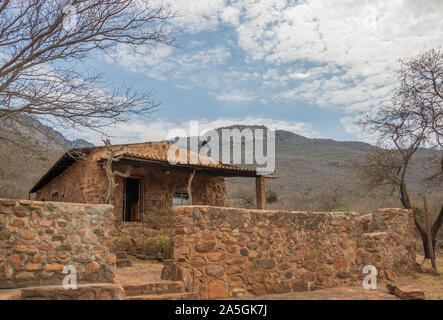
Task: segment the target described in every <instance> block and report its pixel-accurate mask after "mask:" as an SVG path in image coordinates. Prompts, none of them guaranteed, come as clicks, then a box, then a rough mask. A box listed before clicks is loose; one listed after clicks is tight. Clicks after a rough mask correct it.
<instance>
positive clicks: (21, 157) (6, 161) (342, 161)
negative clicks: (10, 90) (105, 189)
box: [0, 124, 443, 212]
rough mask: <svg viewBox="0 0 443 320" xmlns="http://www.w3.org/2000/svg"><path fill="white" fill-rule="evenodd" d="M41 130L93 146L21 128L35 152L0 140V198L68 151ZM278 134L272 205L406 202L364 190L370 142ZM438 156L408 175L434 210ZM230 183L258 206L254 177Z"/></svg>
mask: <svg viewBox="0 0 443 320" xmlns="http://www.w3.org/2000/svg"><path fill="white" fill-rule="evenodd" d="M40 125H41V124H40ZM233 128H236V129H239V130H243V129H245V128H252V129H266V128H265V127H263V126H253V127H248V126H231V127H225V128H219V129H216V131H218V132H220V133H221V130H222V129H233ZM0 130H1V127H0ZM42 130H48V132H50V133H51V134H52V136H56V137H58V139H57V140H58V141H64V144H65V146H71V147H79V146H90V145H91V144H90V143H88V142H87V141H84V140H74V141H69V140H68V139H66V138H65V137H63V135H62V134H60V133H59V132H57V131H56V130H53V129H51V128H49V127H46V126H43V125H41V127H40V129H39V130H38V132H32V131H28V130H22V135H24V136H26V137H28V138H29V137H32V141H33V151H32V153H31V152H28V153H25V154H12V153H9V152H8V151H7V149H6V148H5V146H2V145H1V144H0V197H15V198H24V197H27V191H28V190H29V189H30V187H31V186H32V185H33V184H34V183H35V182H36V181H37V180H38V179H39V178H40V177H41V176H42V175H43V174H44V173H45V172H46V171H47V170H48V169H49V168H50V167H51V166H52V165H53V164H54V162H55V161H56V160H57V159H58V157H59V156H60V155H61V153H62V152H63V151H64V150H65V149H62V148H60V147H59V144H57V145H54V144H53V140H52V139H49V140H48V139H47V138H45V137H44V136H42V135H40V134H41V131H42ZM0 133H1V132H0ZM275 138H276V146H275V149H276V150H275V155H276V169H277V172H276V176H277V178H276V179H266V187H267V190H268V191H269V192H271V191H272V192H273V193H274V194H275V195H277V201H276V202H274V203H272V204H269V208H271V209H272V208H275V209H288V210H312V211H329V210H353V211H358V212H368V211H371V210H373V209H375V208H380V207H400V206H401V204H400V203H399V201H398V199H397V198H396V197H395V196H391V191H392V190H389V189H385V190H381V189H378V190H366V189H365V188H364V185H365V181H364V180H362V178H361V177H360V176H359V175H358V174H357V170H356V166H357V165H358V164H359V163H361V162H362V161H363V160H364V159H365V157H366V155H367V154H368V152H369V151H370V150H371V149H372V148H374V147H373V146H371V145H370V144H367V143H363V142H356V141H335V140H331V139H310V138H306V137H303V136H301V135H298V134H295V133H292V132H289V131H284V130H277V131H276V132H275ZM220 150H221V148H220ZM436 156H437V154H436V153H435V151H433V150H429V149H421V150H420V151H419V152H418V153H417V155H416V157H415V158H414V159H413V162H412V166H411V170H410V173H409V175H408V177H407V183H408V187H409V190H410V196H411V198H412V200H413V202H414V204H416V205H420V204H421V203H422V195H423V194H424V193H425V192H426V194H427V195H428V202H429V207H430V211H431V212H432V211H433V210H434V208H439V206H441V199H442V198H443V192H442V191H443V190H434V191H432V190H426V189H425V186H424V185H423V179H424V178H425V177H426V176H428V175H429V174H430V172H431V170H432V168H429V164H430V163H432V159H433V158H434V157H436ZM226 181H227V190H228V196H229V199H230V205H231V206H239V207H254V206H255V181H254V179H252V178H227V179H226ZM2 186H3V187H2Z"/></svg>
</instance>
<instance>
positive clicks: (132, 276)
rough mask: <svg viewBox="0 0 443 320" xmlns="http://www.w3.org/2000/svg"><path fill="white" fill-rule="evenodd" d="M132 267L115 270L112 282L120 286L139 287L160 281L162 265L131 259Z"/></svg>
mask: <svg viewBox="0 0 443 320" xmlns="http://www.w3.org/2000/svg"><path fill="white" fill-rule="evenodd" d="M131 262H132V267H126V268H117V269H116V271H115V279H114V281H115V282H117V283H120V284H122V285H139V284H144V283H148V282H158V281H161V279H160V275H161V272H162V269H163V263H161V262H155V261H145V260H137V259H131Z"/></svg>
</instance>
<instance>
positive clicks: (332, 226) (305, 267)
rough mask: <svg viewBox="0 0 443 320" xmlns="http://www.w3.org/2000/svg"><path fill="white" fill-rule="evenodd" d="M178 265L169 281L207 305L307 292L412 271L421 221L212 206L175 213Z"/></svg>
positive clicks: (395, 215) (168, 273) (390, 213)
mask: <svg viewBox="0 0 443 320" xmlns="http://www.w3.org/2000/svg"><path fill="white" fill-rule="evenodd" d="M175 213H176V231H175V238H174V245H175V248H174V259H173V261H172V263H169V264H168V265H169V267H165V269H164V272H163V278H171V279H174V278H175V279H182V280H183V281H184V282H185V286H186V288H187V290H188V291H194V292H197V293H198V294H199V297H200V298H202V299H206V298H209V299H214V298H225V297H233V296H238V295H242V294H245V293H253V294H265V293H284V292H291V291H306V290H313V289H317V288H324V287H335V286H340V285H343V284H350V283H352V282H356V281H361V279H363V277H364V276H365V275H364V274H362V269H363V267H364V266H365V265H374V266H375V267H376V268H377V269H378V276H379V277H388V278H389V277H394V276H395V274H397V273H403V272H406V271H408V270H410V269H411V268H412V266H413V264H414V261H415V239H414V221H413V216H412V214H411V213H410V212H409V211H407V210H402V209H381V210H377V211H375V212H373V213H372V214H369V215H360V214H358V213H352V212H346V213H342V212H340V213H331V212H328V213H316V212H287V211H260V210H246V209H234V208H220V207H207V206H192V207H179V208H176V209H175Z"/></svg>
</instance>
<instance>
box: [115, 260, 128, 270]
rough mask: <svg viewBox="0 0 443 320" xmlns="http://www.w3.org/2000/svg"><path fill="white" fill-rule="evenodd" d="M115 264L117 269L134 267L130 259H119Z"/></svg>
mask: <svg viewBox="0 0 443 320" xmlns="http://www.w3.org/2000/svg"><path fill="white" fill-rule="evenodd" d="M115 264H116V265H117V268H124V267H132V263H131V260H129V259H118V260H117V261H116V262H115Z"/></svg>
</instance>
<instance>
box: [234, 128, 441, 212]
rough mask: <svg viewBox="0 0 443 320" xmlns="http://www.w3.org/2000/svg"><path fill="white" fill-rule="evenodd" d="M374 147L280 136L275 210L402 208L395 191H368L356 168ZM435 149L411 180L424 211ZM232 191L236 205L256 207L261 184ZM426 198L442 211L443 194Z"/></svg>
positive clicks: (416, 164)
mask: <svg viewBox="0 0 443 320" xmlns="http://www.w3.org/2000/svg"><path fill="white" fill-rule="evenodd" d="M371 148H373V146H371V145H369V144H367V143H362V142H355V141H334V140H330V139H309V138H305V137H303V136H300V135H297V134H294V133H291V132H288V131H282V130H277V131H276V151H275V154H276V168H277V177H278V178H277V179H267V180H266V186H267V189H268V190H269V189H271V190H273V191H275V192H277V194H278V201H277V202H276V203H273V204H270V208H282V209H290V210H355V211H370V210H372V209H375V208H377V207H391V206H395V207H399V206H401V204H400V203H399V202H398V201H397V200H396V198H395V197H391V196H390V191H391V190H377V191H368V190H366V189H365V188H364V186H363V185H364V181H360V178H359V176H358V174H357V172H356V170H355V167H356V165H357V164H358V163H360V162H361V161H362V160H363V159H364V158H365V156H366V154H367V153H368V152H369V151H370V150H371ZM435 156H436V153H435V152H434V151H432V150H427V149H423V150H420V152H419V153H418V155H417V156H416V158H415V159H414V161H413V163H412V167H411V168H412V170H411V171H410V175H409V176H408V177H407V182H408V185H409V188H410V193H411V198H412V199H413V201H415V202H417V205H418V206H420V205H421V202H422V195H423V193H424V192H425V191H426V189H425V186H424V185H423V183H422V181H423V179H424V178H425V177H426V176H427V175H428V174H429V173H430V172H431V171H430V170H431V169H429V168H427V166H429V162H430V161H429V160H430V159H432V158H433V157H435ZM227 181H228V192H229V197H230V199H231V205H233V206H252V205H253V204H252V203H251V201H250V199H251V198H252V199H253V200H255V183H254V181H253V180H251V179H247V178H243V179H240V178H231V179H228V180H227ZM426 194H427V195H428V196H429V198H430V199H431V200H430V202H431V203H432V205H431V206H435V209H436V208H437V207H439V205H440V202H441V199H442V198H443V192H442V190H439V191H434V192H430V191H427V192H426Z"/></svg>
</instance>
